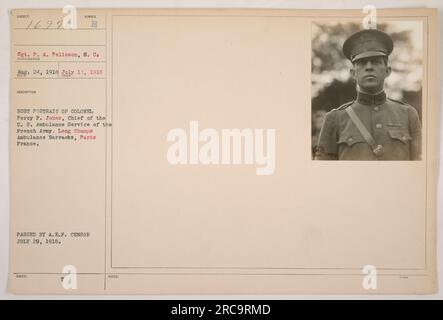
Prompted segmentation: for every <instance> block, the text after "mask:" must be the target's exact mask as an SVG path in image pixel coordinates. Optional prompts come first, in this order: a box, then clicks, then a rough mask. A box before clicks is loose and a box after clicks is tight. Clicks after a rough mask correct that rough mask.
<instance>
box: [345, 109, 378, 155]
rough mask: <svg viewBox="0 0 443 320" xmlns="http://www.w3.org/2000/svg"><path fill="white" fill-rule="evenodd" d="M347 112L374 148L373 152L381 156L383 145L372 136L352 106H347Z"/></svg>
mask: <svg viewBox="0 0 443 320" xmlns="http://www.w3.org/2000/svg"><path fill="white" fill-rule="evenodd" d="M345 111H346V113H347V114H348V115H349V117H350V118H351V120H352V122H353V123H354V124H355V126H356V127H357V129H358V131H360V133H361V135H362V136H363V138H364V139H365V140H366V142H367V143H368V144H369V146H370V147H371V149H372V152H374V154H375V155H376V156H377V157H379V156H381V155H382V154H383V146H382V145H380V144H377V143H376V142H375V140H374V138H373V137H372V135H371V134H370V133H369V131H368V130H367V129H366V127H365V125H364V124H363V123H362V122H361V120H360V118H359V117H358V116H357V114H356V113H355V112H354V109H352V108H346V109H345Z"/></svg>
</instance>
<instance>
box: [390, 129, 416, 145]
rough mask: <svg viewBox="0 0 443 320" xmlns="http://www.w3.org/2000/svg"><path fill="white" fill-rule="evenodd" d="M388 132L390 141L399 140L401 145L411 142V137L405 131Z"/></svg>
mask: <svg viewBox="0 0 443 320" xmlns="http://www.w3.org/2000/svg"><path fill="white" fill-rule="evenodd" d="M388 132H389V136H390V137H391V138H392V139H396V140H400V141H401V142H403V143H407V142H408V141H410V140H412V137H411V135H410V134H409V132H407V131H406V130H388Z"/></svg>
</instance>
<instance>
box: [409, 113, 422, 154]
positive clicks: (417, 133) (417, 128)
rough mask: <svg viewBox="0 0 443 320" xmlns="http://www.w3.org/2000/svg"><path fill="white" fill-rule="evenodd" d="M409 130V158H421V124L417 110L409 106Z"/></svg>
mask: <svg viewBox="0 0 443 320" xmlns="http://www.w3.org/2000/svg"><path fill="white" fill-rule="evenodd" d="M409 132H410V134H411V137H412V140H411V150H410V155H411V160H421V124H420V118H419V117H418V113H417V110H415V108H414V107H411V108H410V110H409Z"/></svg>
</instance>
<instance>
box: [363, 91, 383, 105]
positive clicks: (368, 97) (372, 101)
mask: <svg viewBox="0 0 443 320" xmlns="http://www.w3.org/2000/svg"><path fill="white" fill-rule="evenodd" d="M357 102H359V103H361V104H364V105H369V106H371V105H379V104H383V103H385V102H386V93H385V92H384V91H381V92H379V93H377V94H369V93H364V92H361V91H357Z"/></svg>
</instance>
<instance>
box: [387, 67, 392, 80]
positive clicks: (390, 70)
mask: <svg viewBox="0 0 443 320" xmlns="http://www.w3.org/2000/svg"><path fill="white" fill-rule="evenodd" d="M391 73H392V68H391V67H390V66H387V67H386V78H387V77H389V76H390V75H391Z"/></svg>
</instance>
